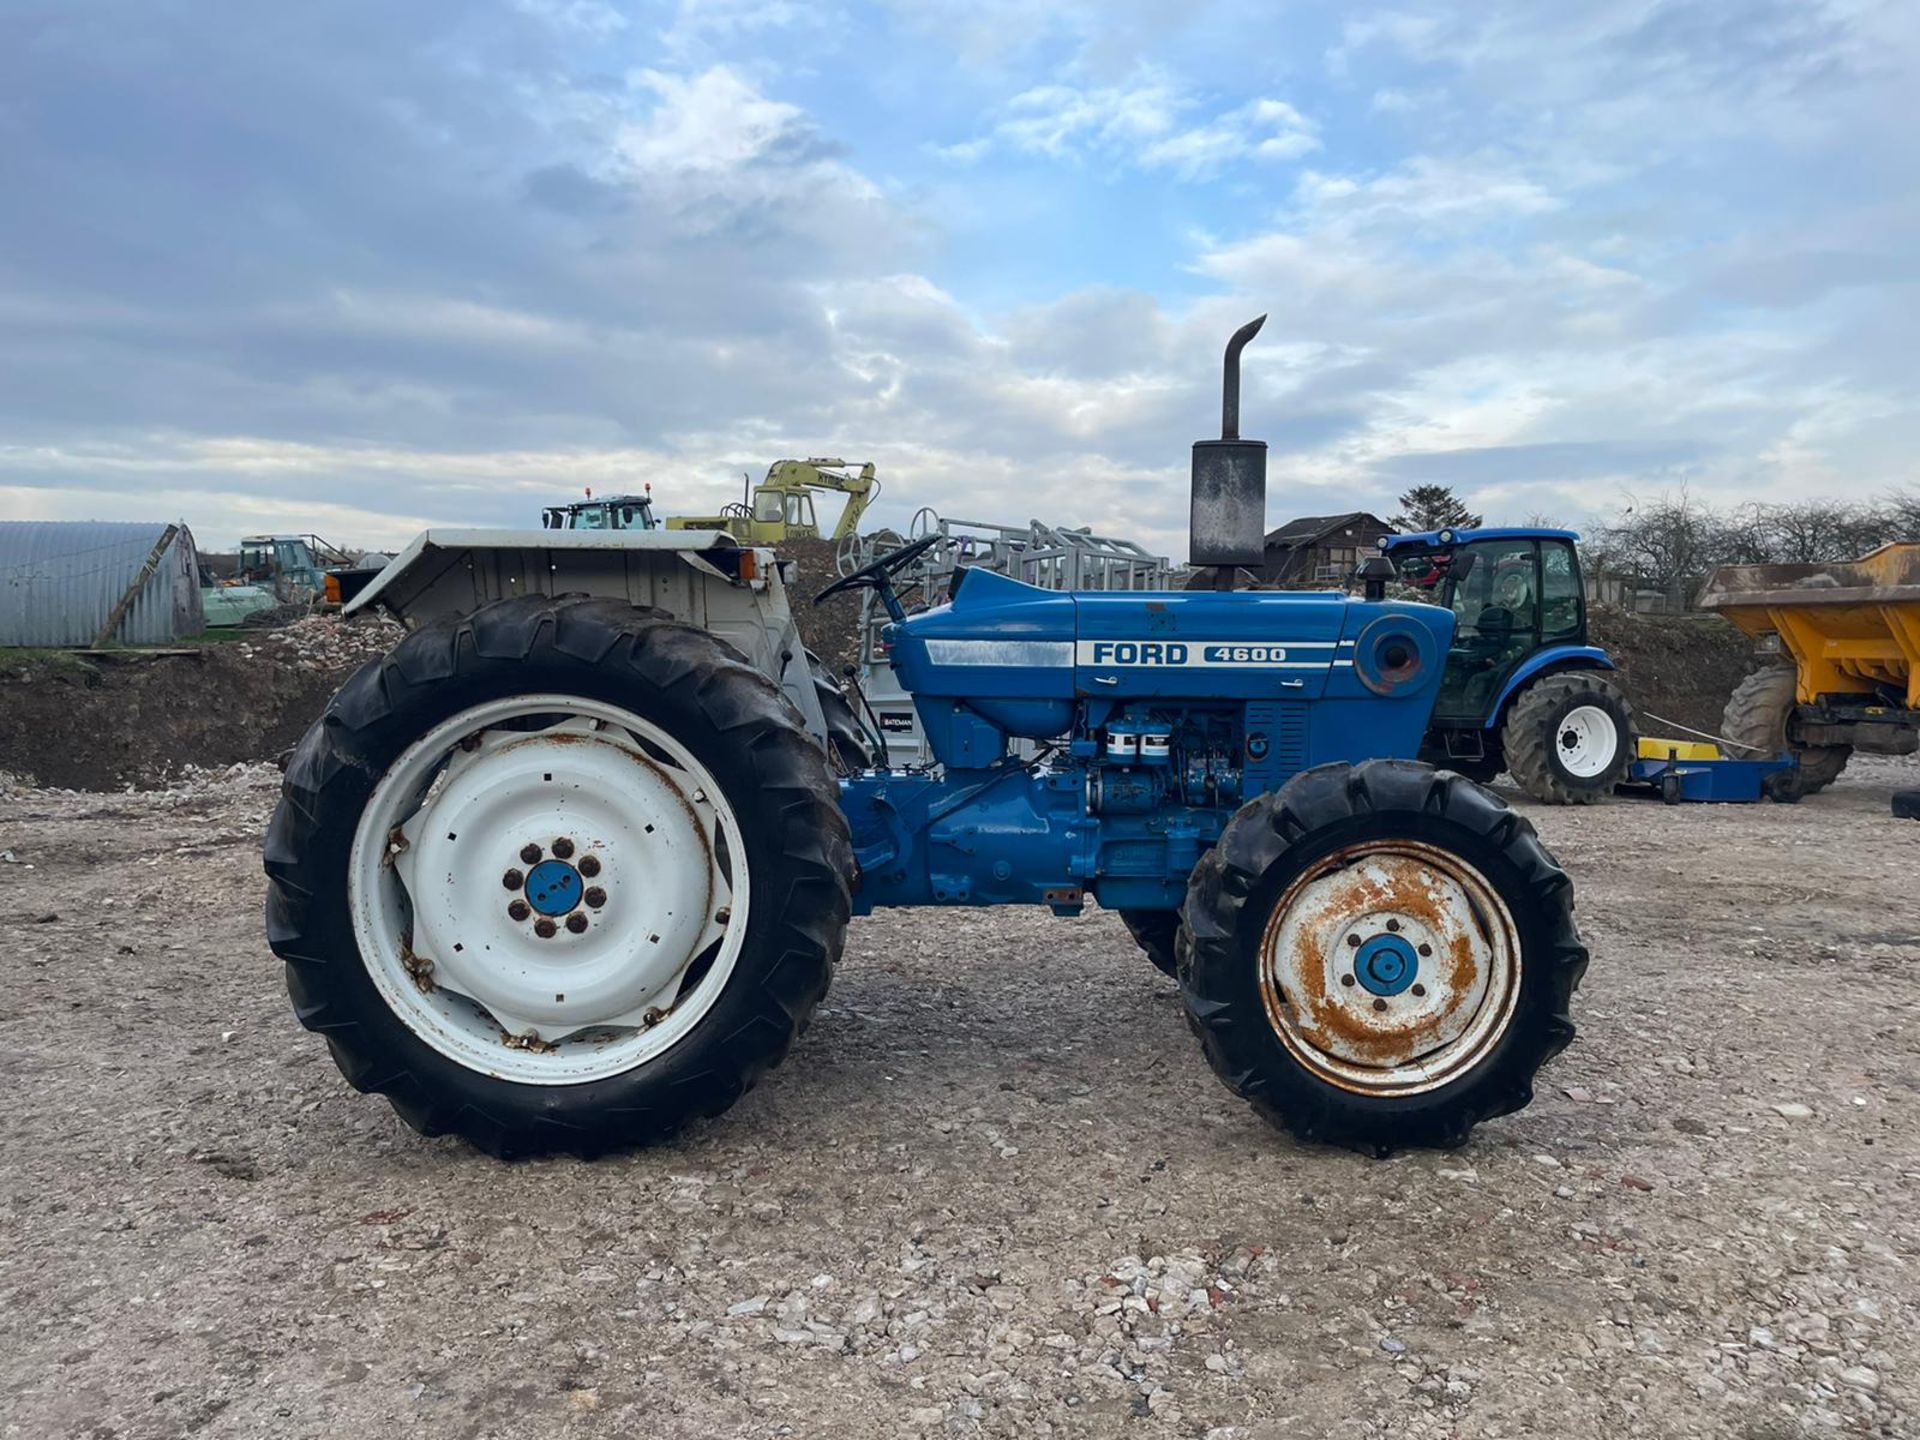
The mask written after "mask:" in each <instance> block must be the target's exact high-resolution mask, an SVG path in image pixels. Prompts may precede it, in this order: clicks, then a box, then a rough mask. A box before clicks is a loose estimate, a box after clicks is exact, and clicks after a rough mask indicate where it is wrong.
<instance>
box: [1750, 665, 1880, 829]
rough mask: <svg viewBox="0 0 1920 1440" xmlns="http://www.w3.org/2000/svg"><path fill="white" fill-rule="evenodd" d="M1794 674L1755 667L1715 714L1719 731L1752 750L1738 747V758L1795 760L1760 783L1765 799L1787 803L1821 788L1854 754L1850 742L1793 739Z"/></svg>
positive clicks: (1795, 680)
mask: <svg viewBox="0 0 1920 1440" xmlns="http://www.w3.org/2000/svg"><path fill="white" fill-rule="evenodd" d="M1797 685H1798V677H1797V676H1796V674H1795V673H1794V671H1793V670H1792V668H1791V667H1781V666H1778V665H1775V666H1771V667H1769V668H1767V669H1765V670H1756V671H1754V672H1753V674H1751V675H1749V676H1747V678H1746V679H1744V680H1742V681H1741V682H1740V683H1739V684H1738V685H1736V686H1735V687H1734V690H1733V694H1732V696H1731V697H1730V698H1729V699H1728V700H1727V708H1726V710H1725V711H1724V712H1722V714H1721V716H1720V733H1721V734H1722V735H1724V736H1726V737H1727V739H1729V740H1732V741H1735V742H1737V743H1739V744H1741V745H1746V746H1751V747H1753V748H1752V749H1748V750H1741V751H1739V752H1737V755H1736V758H1738V759H1742V760H1754V759H1759V758H1761V756H1760V755H1759V754H1757V753H1756V752H1764V753H1765V754H1766V755H1785V754H1792V755H1793V757H1794V758H1795V759H1796V760H1798V761H1799V762H1800V763H1799V765H1798V766H1796V767H1795V768H1794V769H1792V770H1782V771H1780V772H1778V773H1777V774H1773V775H1769V776H1767V778H1766V779H1765V780H1763V781H1762V782H1761V783H1760V788H1761V790H1762V791H1764V792H1765V794H1766V796H1767V798H1768V799H1769V800H1780V801H1784V802H1786V803H1788V804H1791V803H1792V802H1794V801H1796V800H1799V799H1801V798H1802V797H1803V796H1807V795H1811V794H1813V792H1814V791H1816V790H1824V789H1826V788H1827V786H1829V785H1831V784H1832V783H1833V782H1834V781H1836V780H1838V779H1839V778H1840V772H1841V771H1842V770H1845V769H1846V768H1847V761H1848V760H1850V759H1851V758H1852V757H1853V747H1852V746H1851V745H1802V744H1800V743H1799V742H1797V741H1796V740H1795V739H1794V738H1793V707H1794V705H1795V703H1796V700H1797V694H1796V689H1797Z"/></svg>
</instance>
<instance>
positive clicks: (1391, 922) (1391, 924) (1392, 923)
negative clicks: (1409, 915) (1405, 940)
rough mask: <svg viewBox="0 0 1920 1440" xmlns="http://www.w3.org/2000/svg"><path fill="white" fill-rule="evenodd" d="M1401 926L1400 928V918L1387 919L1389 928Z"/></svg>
mask: <svg viewBox="0 0 1920 1440" xmlns="http://www.w3.org/2000/svg"><path fill="white" fill-rule="evenodd" d="M1399 928H1400V922H1399V921H1398V920H1389V921H1387V929H1389V930H1398V929H1399Z"/></svg>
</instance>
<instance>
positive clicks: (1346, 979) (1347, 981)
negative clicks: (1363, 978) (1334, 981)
mask: <svg viewBox="0 0 1920 1440" xmlns="http://www.w3.org/2000/svg"><path fill="white" fill-rule="evenodd" d="M1340 983H1341V984H1342V985H1351V984H1353V976H1351V975H1342V976H1341V977H1340Z"/></svg>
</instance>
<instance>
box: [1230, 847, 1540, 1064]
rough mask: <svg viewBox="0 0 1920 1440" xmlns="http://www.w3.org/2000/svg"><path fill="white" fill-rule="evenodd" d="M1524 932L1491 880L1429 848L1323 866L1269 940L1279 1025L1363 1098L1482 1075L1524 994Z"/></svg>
mask: <svg viewBox="0 0 1920 1440" xmlns="http://www.w3.org/2000/svg"><path fill="white" fill-rule="evenodd" d="M1520 971H1521V958H1520V936H1519V930H1518V928H1517V927H1516V926H1515V924H1514V921H1513V915H1512V913H1511V912H1510V911H1509V910H1508V908H1507V906H1506V903H1505V902H1504V901H1503V900H1502V899H1501V898H1500V895H1499V893H1498V892H1497V891H1496V890H1495V889H1494V888H1493V886H1492V884H1491V883H1490V882H1489V881H1488V880H1487V878H1486V877H1485V876H1484V875H1482V874H1481V873H1480V871H1479V870H1477V869H1476V868H1475V867H1474V866H1472V865H1471V864H1469V863H1467V861H1465V860H1464V859H1462V858H1461V857H1460V856H1459V855H1456V854H1454V853H1453V852H1451V851H1448V850H1444V849H1441V848H1439V847H1437V846H1433V845H1428V844H1425V843H1422V842H1420V841H1417V840H1369V841H1363V842H1361V843H1359V844H1356V845H1349V846H1346V847H1343V848H1342V849H1340V850H1337V851H1335V852H1334V853H1333V854H1331V855H1328V856H1325V857H1323V858H1322V859H1320V860H1318V861H1315V862H1314V863H1313V864H1312V865H1311V866H1309V867H1308V869H1307V870H1306V871H1305V872H1304V873H1303V874H1301V875H1300V876H1299V877H1298V878H1297V879H1295V880H1294V882H1293V883H1292V884H1291V885H1289V886H1288V887H1287V890H1286V893H1285V894H1283V895H1282V896H1281V897H1280V899H1279V901H1278V902H1277V903H1276V904H1275V905H1274V907H1273V910H1272V913H1271V914H1269V916H1268V917H1267V924H1266V927H1265V930H1264V933H1263V934H1262V936H1261V945H1260V990H1261V1000H1262V1002H1263V1004H1264V1006H1265V1008H1266V1013H1267V1019H1268V1022H1269V1023H1270V1024H1271V1025H1272V1026H1273V1029H1274V1032H1275V1034H1276V1035H1278V1036H1279V1038H1280V1041H1281V1043H1282V1044H1283V1045H1285V1046H1286V1048H1287V1050H1288V1052H1289V1053H1290V1054H1292V1056H1293V1057H1294V1058H1295V1059H1296V1060H1298V1061H1299V1062H1300V1063H1301V1064H1302V1065H1304V1066H1305V1067H1306V1068H1307V1069H1308V1070H1310V1071H1312V1072H1313V1074H1314V1075H1316V1076H1317V1077H1319V1078H1320V1079H1322V1080H1325V1081H1327V1082H1328V1083H1329V1084H1332V1085H1337V1086H1339V1087H1340V1088H1341V1089H1343V1090H1348V1091H1352V1092H1354V1093H1356V1094H1361V1095H1368V1096H1377V1097H1389V1096H1399V1095H1417V1094H1420V1093H1422V1092H1424V1091H1428V1090H1434V1089H1438V1088H1439V1087H1440V1086H1442V1085H1445V1084H1447V1083H1449V1082H1450V1081H1453V1080H1456V1079H1458V1078H1459V1077H1460V1076H1462V1075H1464V1074H1466V1073H1467V1072H1469V1071H1471V1070H1472V1069H1473V1068H1474V1067H1475V1066H1476V1065H1477V1064H1479V1063H1480V1061H1481V1060H1483V1059H1484V1058H1485V1057H1486V1056H1487V1055H1488V1054H1489V1053H1490V1052H1491V1051H1492V1049H1493V1048H1494V1047H1495V1046H1496V1045H1498V1044H1499V1042H1500V1039H1501V1037H1502V1036H1504V1035H1505V1034H1506V1032H1507V1028H1508V1026H1509V1024H1510V1023H1511V1021H1512V1019H1513V1013H1514V1009H1515V1006H1516V1005H1517V1004H1518V1001H1519V997H1520Z"/></svg>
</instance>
